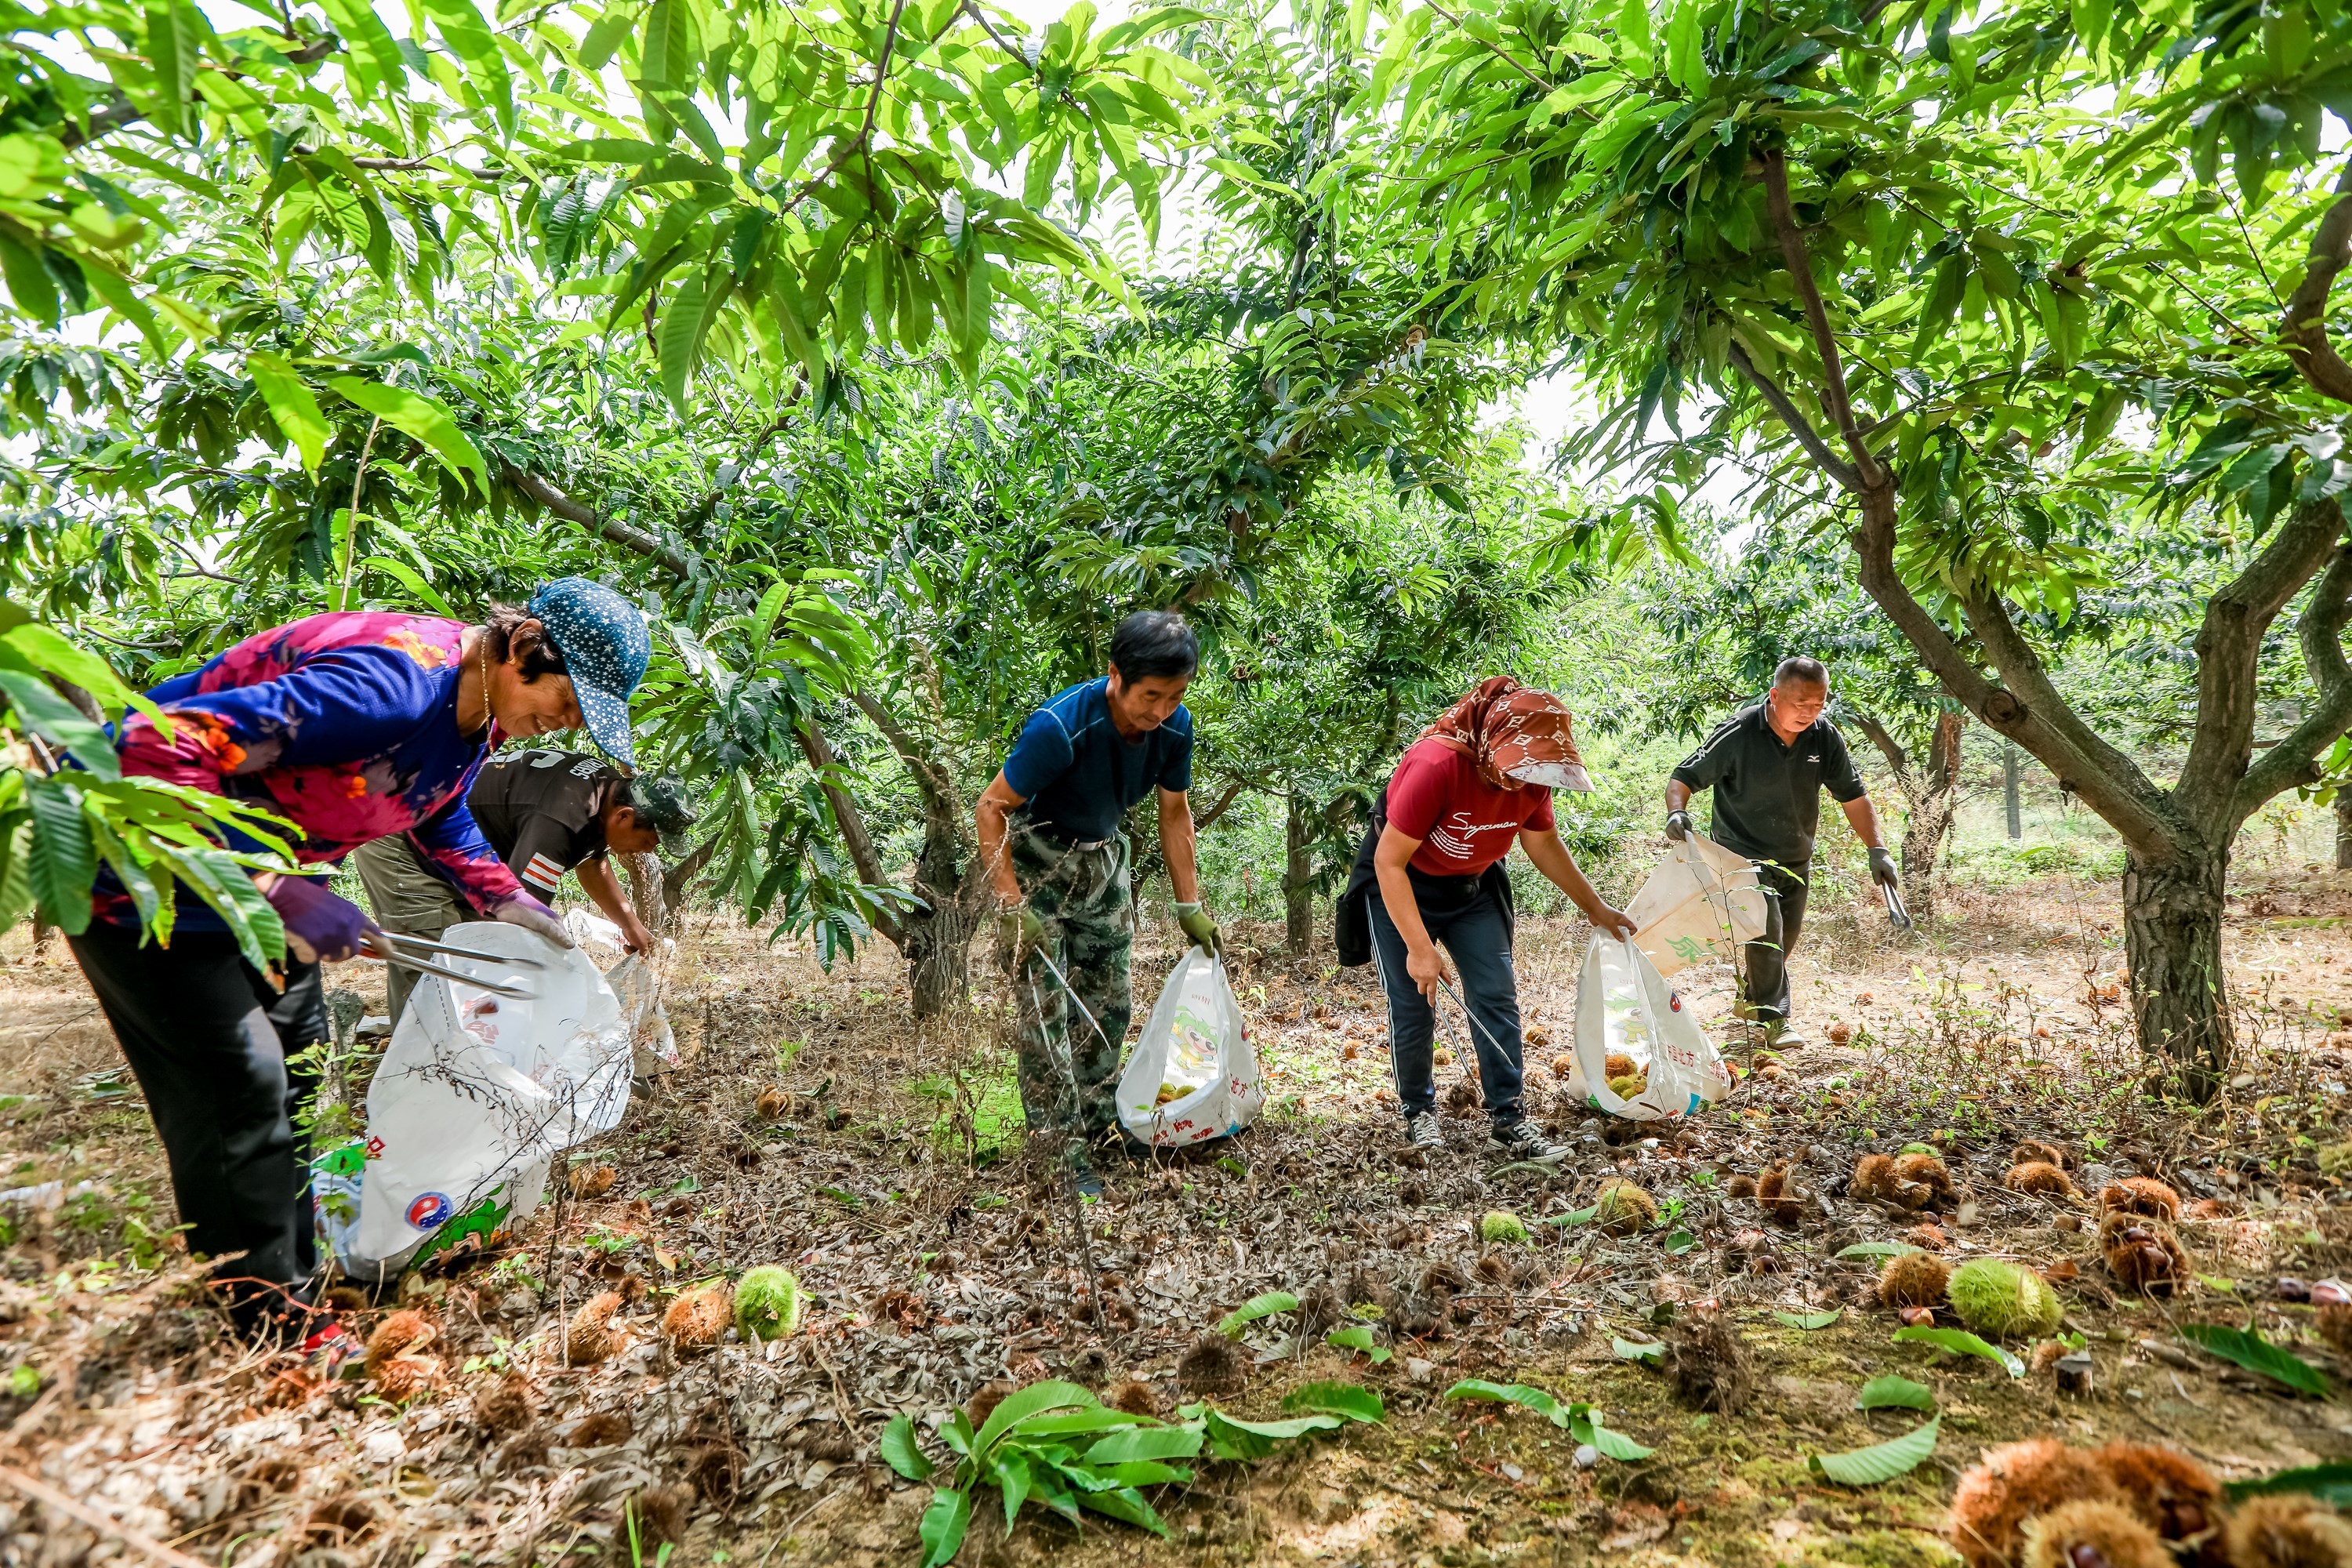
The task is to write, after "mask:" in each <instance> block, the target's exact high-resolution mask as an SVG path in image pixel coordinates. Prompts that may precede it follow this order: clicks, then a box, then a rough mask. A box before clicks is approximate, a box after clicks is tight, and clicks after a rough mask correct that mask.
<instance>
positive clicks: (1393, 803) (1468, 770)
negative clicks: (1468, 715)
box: [1389, 738, 1552, 877]
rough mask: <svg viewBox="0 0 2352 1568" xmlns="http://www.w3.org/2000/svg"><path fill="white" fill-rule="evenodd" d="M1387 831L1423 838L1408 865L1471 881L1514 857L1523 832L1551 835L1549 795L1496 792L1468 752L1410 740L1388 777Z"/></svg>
mask: <svg viewBox="0 0 2352 1568" xmlns="http://www.w3.org/2000/svg"><path fill="white" fill-rule="evenodd" d="M1389 826H1391V827H1393V828H1395V829H1396V830H1397V831H1398V832H1399V833H1402V834H1403V835H1404V836H1405V837H1408V838H1418V839H1420V840H1421V847H1420V848H1418V849H1416V850H1414V851H1413V852H1412V864H1413V866H1414V867H1415V868H1417V869H1419V870H1423V871H1426V872H1428V873H1430V874H1431V875H1432V876H1437V877H1475V876H1476V875H1477V874H1478V873H1479V872H1481V871H1484V870H1485V869H1486V868H1487V867H1489V866H1491V865H1493V864H1494V863H1495V862H1496V861H1497V860H1500V859H1501V858H1503V857H1504V856H1506V855H1508V854H1509V853H1510V852H1511V846H1512V845H1514V844H1516V843H1517V842H1518V841H1519V832H1520V830H1521V829H1522V828H1530V829H1533V830H1534V831H1535V832H1538V833H1549V832H1550V831H1551V830H1552V815H1551V791H1550V790H1549V789H1546V788H1544V787H1543V786H1542V785H1540V784H1524V785H1522V786H1520V787H1519V788H1517V789H1496V787H1495V786H1494V785H1493V784H1488V783H1487V782H1486V780H1485V779H1482V778H1480V777H1479V776H1478V764H1477V763H1476V761H1475V760H1474V759H1473V758H1472V757H1471V756H1470V755H1469V753H1468V752H1457V751H1455V750H1454V748H1453V747H1451V746H1449V745H1447V744H1446V743H1445V742H1443V741H1440V740H1436V739H1434V738H1433V739H1430V740H1426V741H1415V742H1413V743H1412V745H1410V746H1408V747H1406V748H1405V753H1404V755H1403V756H1402V758H1400V759H1398V762H1397V765H1396V772H1395V773H1391V774H1390V775H1389Z"/></svg>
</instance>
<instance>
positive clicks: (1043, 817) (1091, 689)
mask: <svg viewBox="0 0 2352 1568" xmlns="http://www.w3.org/2000/svg"><path fill="white" fill-rule="evenodd" d="M1004 782H1005V783H1006V784H1010V785H1011V786H1012V787H1013V794H1015V795H1019V796H1021V797H1022V798H1023V799H1024V800H1025V801H1027V802H1028V803H1029V804H1028V805H1027V806H1026V807H1025V808H1024V809H1025V810H1026V811H1027V812H1028V814H1029V820H1030V821H1031V822H1033V823H1034V824H1036V825H1037V826H1040V827H1043V828H1045V829H1046V830H1047V831H1048V832H1050V833H1052V834H1053V835H1054V836H1055V837H1057V838H1065V839H1067V840H1069V841H1070V842H1071V843H1073V844H1091V843H1094V842H1095V841H1096V840H1097V839H1102V838H1108V837H1111V836H1112V835H1113V834H1115V833H1117V832H1118V823H1119V818H1121V817H1123V816H1126V815H1127V808H1128V807H1129V806H1131V805H1134V804H1135V803H1136V802H1137V801H1139V800H1141V799H1142V798H1143V797H1144V796H1145V795H1148V794H1150V792H1151V791H1152V790H1153V789H1155V788H1157V789H1165V790H1174V791H1176V792H1178V793H1180V794H1181V793H1182V792H1183V791H1185V790H1188V789H1191V788H1192V714H1190V713H1188V712H1186V711H1185V710H1184V709H1183V707H1182V706H1181V704H1180V705H1179V706H1178V708H1177V710H1176V711H1175V712H1173V713H1171V714H1170V715H1169V716H1168V722H1166V723H1165V724H1162V725H1160V728H1158V729H1157V730H1154V731H1151V732H1150V734H1148V735H1146V736H1144V737H1143V739H1142V740H1140V741H1138V742H1135V743H1134V744H1133V745H1129V743H1128V742H1127V741H1126V740H1125V739H1124V738H1123V737H1122V736H1121V735H1120V734H1119V732H1118V725H1116V724H1114V723H1112V722H1111V718H1110V679H1109V677H1108V676H1105V677H1103V678H1101V679H1096V680H1089V681H1087V683H1086V684H1085V685H1083V686H1073V687H1071V688H1070V689H1068V690H1066V691H1060V692H1056V693H1055V696H1054V700H1052V701H1050V702H1048V703H1046V704H1045V706H1044V707H1043V708H1040V709H1038V710H1037V711H1035V712H1034V713H1032V714H1030V715H1029V721H1028V722H1027V723H1026V724H1024V725H1022V726H1021V738H1020V739H1019V740H1017V741H1015V742H1013V754H1012V755H1011V756H1009V757H1007V758H1005V759H1004Z"/></svg>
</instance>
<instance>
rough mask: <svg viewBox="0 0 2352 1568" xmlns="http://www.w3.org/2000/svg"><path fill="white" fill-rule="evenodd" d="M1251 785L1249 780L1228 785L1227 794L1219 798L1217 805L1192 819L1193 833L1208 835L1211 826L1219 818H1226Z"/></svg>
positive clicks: (1241, 780) (1238, 780) (1236, 781)
mask: <svg viewBox="0 0 2352 1568" xmlns="http://www.w3.org/2000/svg"><path fill="white" fill-rule="evenodd" d="M1249 785H1250V781H1249V780H1247V779H1235V780H1234V782H1233V783H1231V784H1227V785H1226V786H1225V793H1224V794H1223V795H1219V796H1218V797H1217V804H1216V805H1213V806H1211V807H1209V809H1208V810H1207V811H1206V812H1205V813H1203V814H1202V815H1201V816H1196V817H1194V818H1193V819H1192V831H1193V832H1194V833H1196V834H1198V833H1206V832H1207V831H1208V830H1209V827H1210V825H1211V824H1213V823H1214V822H1215V821H1216V820H1217V818H1219V817H1221V816H1224V815H1225V812H1226V809H1227V808H1228V807H1230V806H1231V805H1233V804H1234V801H1236V800H1238V799H1240V798H1241V793H1242V791H1244V790H1245V789H1247V788H1249Z"/></svg>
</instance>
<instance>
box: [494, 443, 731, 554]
mask: <svg viewBox="0 0 2352 1568" xmlns="http://www.w3.org/2000/svg"><path fill="white" fill-rule="evenodd" d="M499 478H500V479H504V480H505V481H506V482H507V483H508V484H510V485H512V486H513V487H514V488H515V489H519V490H520V491H521V492H522V493H523V494H525V495H527V496H529V497H530V499H531V500H534V501H536V502H537V503H538V504H540V505H541V506H543V507H545V508H546V509H547V510H550V511H551V512H553V513H554V514H555V515H556V516H558V517H561V518H565V519H568V520H569V521H572V522H576V523H578V524H579V525H580V526H581V527H583V528H585V529H587V530H588V531H591V532H593V533H595V534H598V535H600V536H602V537H603V538H605V539H609V540H611V541H612V542H614V543H615V544H617V545H620V546H621V547H623V548H624V549H626V550H634V551H635V552H637V553H638V554H640V555H642V556H644V557H646V559H647V560H649V561H656V562H659V563H661V564H662V565H664V566H667V568H669V570H670V571H671V572H672V573H674V574H677V575H678V576H680V577H691V576H693V575H694V563H693V562H691V561H689V560H688V559H687V557H686V556H684V555H682V554H680V553H679V552H677V551H675V550H673V549H671V548H670V547H669V546H668V545H667V544H664V543H663V542H661V541H660V540H658V539H656V538H655V537H654V536H653V535H652V534H650V533H647V532H646V531H644V530H643V529H637V528H631V527H630V526H629V525H628V524H627V523H625V522H622V521H618V520H616V519H614V518H609V517H604V516H602V515H600V514H599V513H598V512H597V510H596V509H595V508H593V507H590V506H585V505H583V504H582V503H581V502H579V501H576V500H572V498H571V497H570V496H568V495H565V494H564V493H563V492H562V490H560V489H556V488H555V486H554V485H552V484H551V483H550V482H549V481H547V480H546V479H541V478H540V477H539V476H538V475H537V474H534V473H532V472H530V470H529V469H527V468H518V467H516V466H515V465H514V464H512V463H510V462H507V461H506V460H504V459H503V458H502V459H500V460H499Z"/></svg>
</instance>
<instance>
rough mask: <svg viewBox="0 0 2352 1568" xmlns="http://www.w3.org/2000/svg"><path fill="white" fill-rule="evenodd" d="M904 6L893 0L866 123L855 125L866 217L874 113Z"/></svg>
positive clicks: (870, 200) (871, 212)
mask: <svg viewBox="0 0 2352 1568" xmlns="http://www.w3.org/2000/svg"><path fill="white" fill-rule="evenodd" d="M906 9H907V0H893V3H892V5H891V6H890V26H889V27H888V28H887V30H886V31H885V32H884V33H883V35H882V53H881V56H880V58H877V59H876V60H875V62H874V91H873V92H872V94H871V95H869V96H868V97H867V98H866V123H865V124H864V125H863V126H861V127H859V128H858V132H857V146H858V150H859V151H860V153H862V154H863V155H864V159H865V163H866V217H867V218H868V220H869V221H870V220H871V219H872V218H873V217H874V216H877V215H876V212H875V205H876V204H875V201H874V116H875V115H876V114H877V112H879V111H880V110H881V108H882V89H883V86H884V84H886V83H887V82H888V81H889V79H890V54H891V51H892V50H894V49H896V48H897V47H898V18H899V16H901V15H902V14H903V13H904V12H905V11H906Z"/></svg>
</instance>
